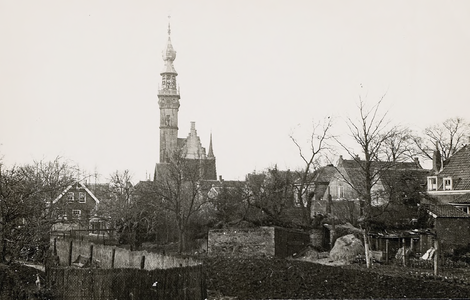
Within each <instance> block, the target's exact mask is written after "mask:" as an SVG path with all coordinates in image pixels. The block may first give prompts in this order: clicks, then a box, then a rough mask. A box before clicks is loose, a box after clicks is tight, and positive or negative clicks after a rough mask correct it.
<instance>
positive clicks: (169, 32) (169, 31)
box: [168, 15, 171, 36]
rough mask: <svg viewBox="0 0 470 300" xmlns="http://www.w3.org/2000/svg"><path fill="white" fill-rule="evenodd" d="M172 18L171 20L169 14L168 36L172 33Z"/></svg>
mask: <svg viewBox="0 0 470 300" xmlns="http://www.w3.org/2000/svg"><path fill="white" fill-rule="evenodd" d="M170 20H171V16H170V15H168V36H169V35H171V27H170Z"/></svg>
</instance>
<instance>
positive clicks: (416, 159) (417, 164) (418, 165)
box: [414, 157, 421, 168]
mask: <svg viewBox="0 0 470 300" xmlns="http://www.w3.org/2000/svg"><path fill="white" fill-rule="evenodd" d="M414 161H415V165H416V167H417V168H421V164H420V163H419V158H417V157H415V158H414Z"/></svg>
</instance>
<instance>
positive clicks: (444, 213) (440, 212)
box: [427, 204, 470, 218]
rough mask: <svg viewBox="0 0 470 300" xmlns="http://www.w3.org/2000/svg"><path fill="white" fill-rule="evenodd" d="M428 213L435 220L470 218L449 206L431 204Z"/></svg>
mask: <svg viewBox="0 0 470 300" xmlns="http://www.w3.org/2000/svg"><path fill="white" fill-rule="evenodd" d="M427 211H428V212H429V213H430V214H431V215H432V216H433V217H434V218H470V215H469V214H467V213H465V212H463V211H462V210H460V209H458V208H456V207H454V206H452V205H448V204H440V205H437V204H430V205H429V206H428V207H427Z"/></svg>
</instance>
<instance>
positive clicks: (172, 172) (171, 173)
mask: <svg viewBox="0 0 470 300" xmlns="http://www.w3.org/2000/svg"><path fill="white" fill-rule="evenodd" d="M204 170H205V165H204V160H199V159H187V158H186V153H185V152H184V151H183V150H179V151H175V152H174V153H173V154H172V155H171V156H170V158H169V161H168V163H167V164H165V168H164V169H163V170H161V172H160V174H157V180H156V181H155V189H154V193H155V194H156V198H157V201H158V205H160V206H161V207H163V208H164V209H165V210H166V211H169V212H170V213H171V214H172V215H173V217H174V219H175V222H176V225H177V229H178V236H179V252H182V251H184V250H185V249H186V235H187V232H188V227H189V225H190V222H191V219H192V218H193V217H194V216H195V215H196V214H197V213H198V212H200V211H201V210H202V209H203V207H204V206H205V205H206V204H208V203H209V199H208V197H207V191H208V186H207V185H208V184H207V182H205V181H204V180H203V179H204Z"/></svg>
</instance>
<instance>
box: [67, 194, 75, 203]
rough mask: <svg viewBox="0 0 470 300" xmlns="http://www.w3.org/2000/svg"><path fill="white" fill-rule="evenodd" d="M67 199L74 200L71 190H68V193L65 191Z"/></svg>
mask: <svg viewBox="0 0 470 300" xmlns="http://www.w3.org/2000/svg"><path fill="white" fill-rule="evenodd" d="M67 200H68V201H69V202H73V200H75V199H74V194H73V192H68V193H67Z"/></svg>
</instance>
